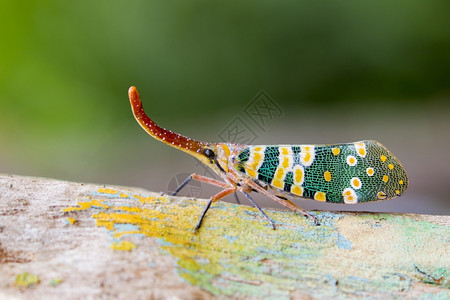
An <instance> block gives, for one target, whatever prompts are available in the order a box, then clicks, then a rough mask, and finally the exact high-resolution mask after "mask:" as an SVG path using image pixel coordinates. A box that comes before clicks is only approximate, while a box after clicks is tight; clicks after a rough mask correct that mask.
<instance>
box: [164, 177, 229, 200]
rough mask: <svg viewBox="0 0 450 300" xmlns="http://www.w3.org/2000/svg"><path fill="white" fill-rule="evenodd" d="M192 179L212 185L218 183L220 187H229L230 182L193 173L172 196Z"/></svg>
mask: <svg viewBox="0 0 450 300" xmlns="http://www.w3.org/2000/svg"><path fill="white" fill-rule="evenodd" d="M192 179H195V180H197V181H200V182H205V183H209V184H212V185H217V186H220V187H222V188H224V189H226V188H228V184H226V183H224V182H221V181H219V180H215V179H212V178H208V177H205V176H202V175H198V174H196V173H193V174H191V175H189V176H188V177H187V178H186V179H185V180H184V181H183V182H182V183H181V184H180V186H178V187H177V189H176V190H175V191H174V192H173V193H172V195H171V196H176V195H177V194H178V193H179V192H180V191H181V189H182V188H184V187H185V186H186V185H187V184H188V183H189V182H190V181H191V180H192Z"/></svg>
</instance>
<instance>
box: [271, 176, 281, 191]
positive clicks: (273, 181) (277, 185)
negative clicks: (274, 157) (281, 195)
mask: <svg viewBox="0 0 450 300" xmlns="http://www.w3.org/2000/svg"><path fill="white" fill-rule="evenodd" d="M271 185H273V186H274V187H277V188H279V189H282V188H283V187H284V183H283V181H281V180H279V179H276V178H275V179H273V180H272V183H271Z"/></svg>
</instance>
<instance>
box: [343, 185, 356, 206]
mask: <svg viewBox="0 0 450 300" xmlns="http://www.w3.org/2000/svg"><path fill="white" fill-rule="evenodd" d="M342 197H343V198H344V203H346V204H355V203H358V196H357V195H356V193H355V191H354V190H353V189H352V188H346V189H344V190H343V191H342Z"/></svg>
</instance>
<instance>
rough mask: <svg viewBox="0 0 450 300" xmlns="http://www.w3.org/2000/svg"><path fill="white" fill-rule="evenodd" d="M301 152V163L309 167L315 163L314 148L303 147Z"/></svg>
mask: <svg viewBox="0 0 450 300" xmlns="http://www.w3.org/2000/svg"><path fill="white" fill-rule="evenodd" d="M300 149H301V152H300V162H301V163H302V164H303V165H304V166H306V167H308V166H310V165H311V164H312V163H313V161H314V153H315V152H314V146H302V147H301V148H300Z"/></svg>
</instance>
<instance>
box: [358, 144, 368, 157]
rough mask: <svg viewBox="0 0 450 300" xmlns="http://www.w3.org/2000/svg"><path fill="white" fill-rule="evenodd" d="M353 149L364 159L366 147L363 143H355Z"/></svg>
mask: <svg viewBox="0 0 450 300" xmlns="http://www.w3.org/2000/svg"><path fill="white" fill-rule="evenodd" d="M355 149H356V152H357V153H358V155H359V156H361V157H366V145H365V144H364V143H355Z"/></svg>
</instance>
